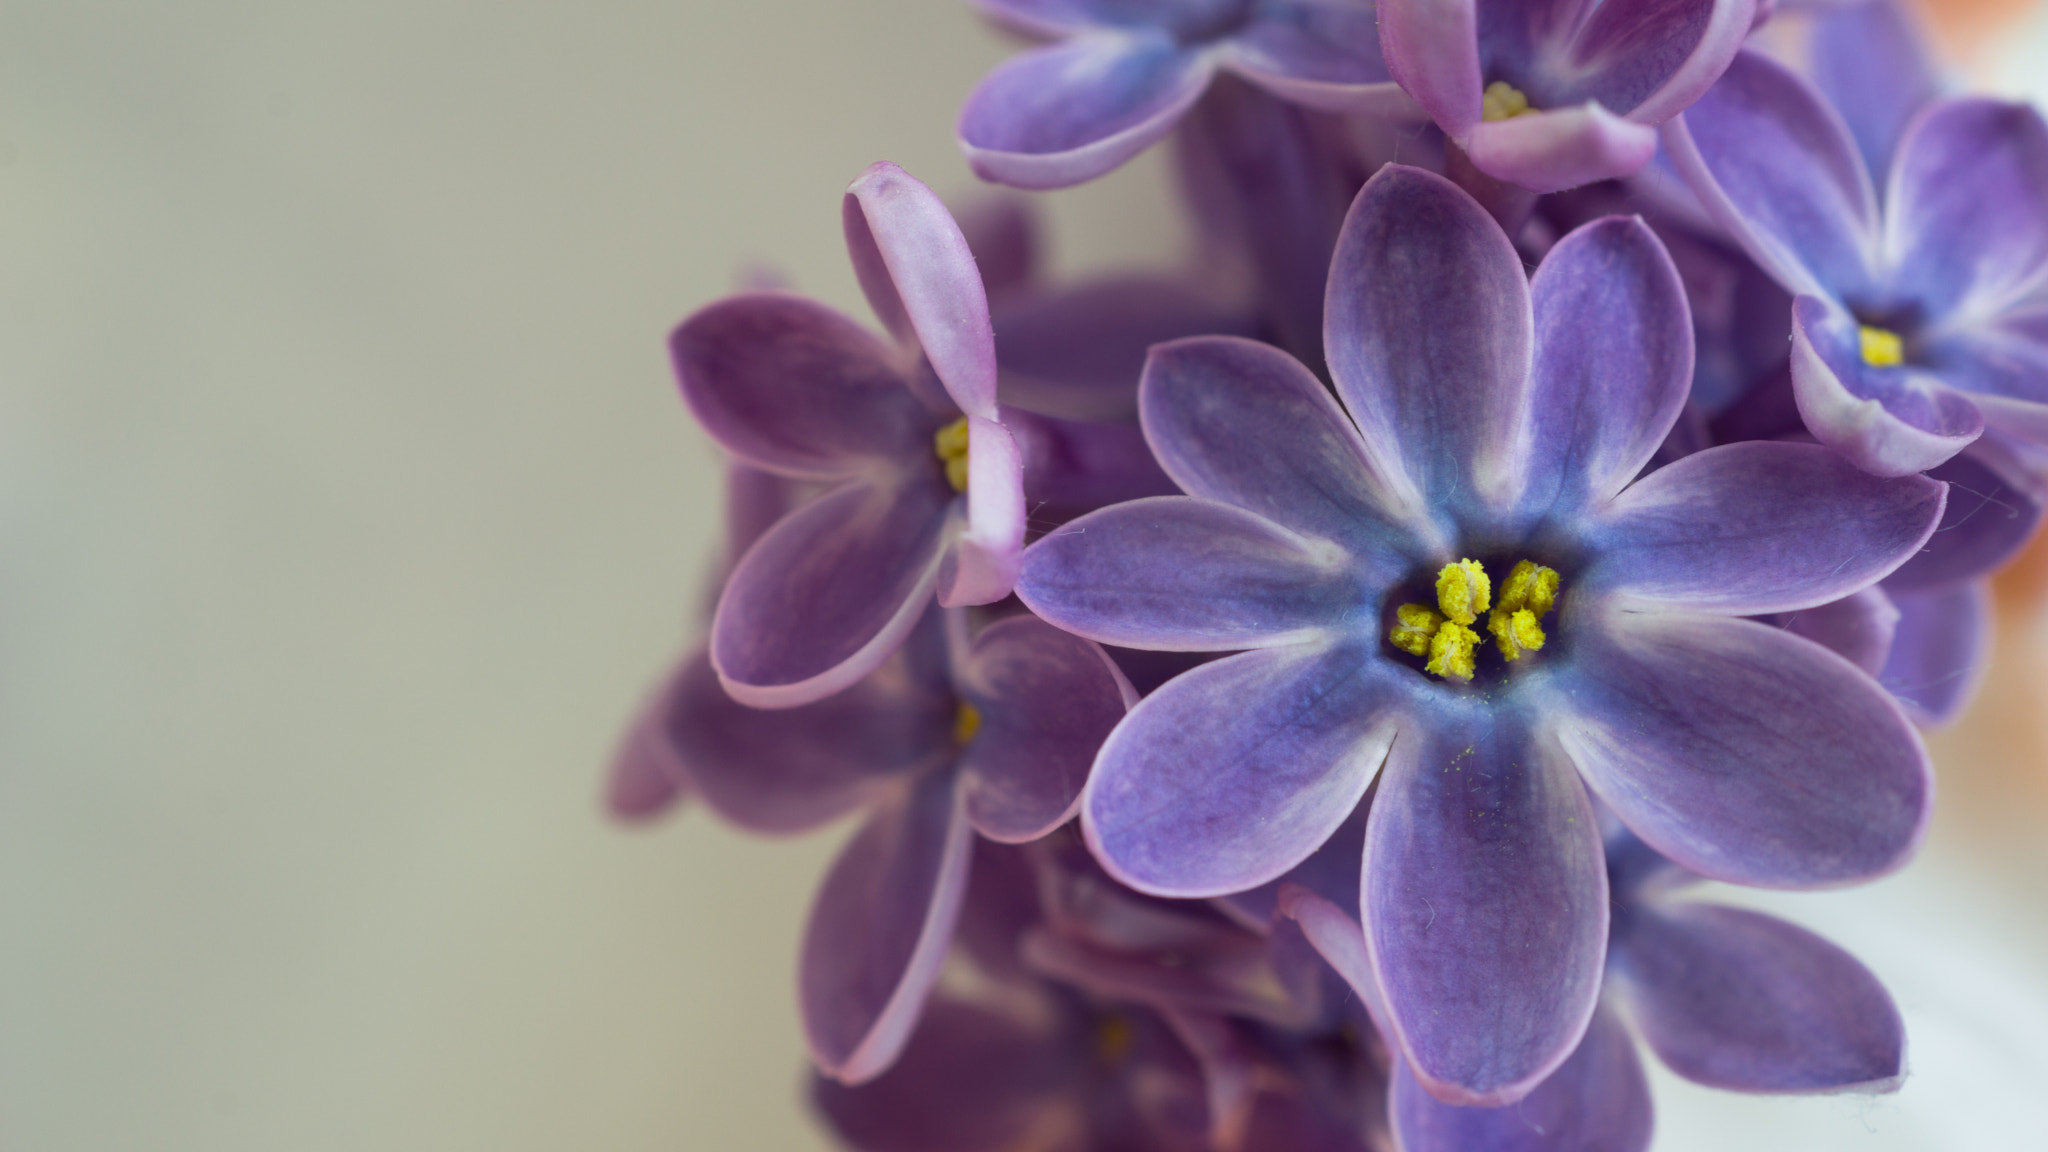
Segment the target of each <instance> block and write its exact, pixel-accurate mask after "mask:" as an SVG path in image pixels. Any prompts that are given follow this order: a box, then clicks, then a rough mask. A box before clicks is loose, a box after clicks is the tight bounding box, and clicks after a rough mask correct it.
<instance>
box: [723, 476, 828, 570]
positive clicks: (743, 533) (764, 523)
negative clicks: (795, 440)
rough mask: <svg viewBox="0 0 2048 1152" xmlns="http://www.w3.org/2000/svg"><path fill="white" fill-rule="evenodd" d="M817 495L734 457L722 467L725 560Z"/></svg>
mask: <svg viewBox="0 0 2048 1152" xmlns="http://www.w3.org/2000/svg"><path fill="white" fill-rule="evenodd" d="M814 495H817V492H816V490H815V489H809V488H808V486H807V485H805V484H803V483H802V482H801V481H795V480H787V479H784V478H783V477H781V476H777V475H776V474H775V473H773V472H764V471H762V470H761V469H759V468H755V467H752V466H750V465H747V464H743V463H741V462H740V461H738V460H733V461H729V462H727V464H726V466H725V559H724V563H726V564H728V565H729V564H731V563H733V562H734V561H736V560H738V559H739V558H740V557H741V556H742V555H744V554H745V553H746V551H747V549H749V548H752V547H753V546H754V541H756V540H759V539H760V538H761V537H763V536H765V535H767V534H768V529H770V528H773V527H774V526H775V522H776V521H777V520H780V519H782V518H783V517H784V516H787V515H789V513H790V511H791V510H792V509H794V508H796V507H797V506H798V505H799V504H802V503H803V502H804V501H805V500H806V499H807V498H809V497H810V496H814Z"/></svg>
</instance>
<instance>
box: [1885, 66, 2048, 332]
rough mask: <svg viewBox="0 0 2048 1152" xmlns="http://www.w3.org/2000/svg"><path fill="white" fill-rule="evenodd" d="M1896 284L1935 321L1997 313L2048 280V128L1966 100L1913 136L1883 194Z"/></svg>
mask: <svg viewBox="0 0 2048 1152" xmlns="http://www.w3.org/2000/svg"><path fill="white" fill-rule="evenodd" d="M1885 202H1886V211H1885V218H1886V223H1887V225H1889V228H1888V231H1887V233H1886V236H1885V248H1886V250H1887V252H1888V253H1889V254H1890V256H1891V258H1892V260H1893V261H1894V262H1895V263H1894V268H1895V271H1894V272H1893V276H1894V278H1895V282H1896V283H1897V284H1898V285H1899V286H1900V288H1902V289H1903V290H1904V291H1905V293H1906V294H1907V295H1908V297H1909V299H1912V300H1914V301H1916V302H1918V303H1919V304H1920V305H1921V307H1922V308H1924V309H1925V310H1926V313H1927V315H1928V318H1929V319H1930V320H1938V319H1939V318H1941V317H1944V316H1946V315H1947V314H1948V313H1950V312H1968V313H1983V312H1990V311H1996V310H1997V309H1999V308H2001V307H2003V306H2005V305H2008V304H2010V303H2011V302H2012V301H2013V300H2015V299H2017V298H2018V297H2020V296H2022V295H2024V294H2025V293H2026V292H2027V291H2028V290H2029V289H2031V288H2032V287H2034V286H2036V285H2038V284H2039V283H2040V281H2041V277H2042V276H2043V274H2044V273H2048V124H2044V123H2042V121H2041V114H2040V113H2038V112H2036V111H2034V110H2033V109H2032V108H2031V107H2029V106H2027V105H2025V104H2007V103H2004V102H2003V101H1998V100H1984V99H1977V98H1961V99H1954V100H1944V101H1941V102H1940V103H1937V104H1935V105H1933V106H1932V107H1930V108H1928V109H1927V110H1926V111H1924V112H1922V113H1921V114H1920V115H1919V116H1917V117H1915V118H1914V120H1913V122H1912V124H1911V125H1909V126H1908V127H1907V129H1906V135H1905V138H1904V139H1903V140H1901V141H1900V142H1899V155H1898V161H1897V163H1896V164H1895V165H1894V166H1893V168H1892V173H1891V184H1890V186H1889V187H1888V188H1887V189H1886V192H1885Z"/></svg>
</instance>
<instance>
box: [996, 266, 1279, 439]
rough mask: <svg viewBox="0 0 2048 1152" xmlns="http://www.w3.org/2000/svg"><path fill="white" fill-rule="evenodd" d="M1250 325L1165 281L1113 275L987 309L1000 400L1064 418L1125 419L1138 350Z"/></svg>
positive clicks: (1134, 406) (1141, 356)
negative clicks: (992, 319) (992, 320)
mask: <svg viewBox="0 0 2048 1152" xmlns="http://www.w3.org/2000/svg"><path fill="white" fill-rule="evenodd" d="M1251 329H1252V324H1251V323H1250V321H1249V320H1248V319H1247V318H1246V317H1244V316H1242V315H1240V314H1239V313H1237V312H1235V311H1230V310H1226V309H1224V308H1223V307H1222V306H1221V305H1219V304H1218V303H1217V302H1216V301H1214V300H1213V299H1211V298H1210V297H1209V296H1207V295H1204V294H1202V293H1198V292H1195V291H1192V290H1190V289H1188V288H1186V287H1183V286H1182V285H1180V284H1178V283H1175V282H1173V281H1170V280H1166V279H1160V278H1154V277H1146V276H1117V277H1110V278H1106V279H1102V280H1096V281H1093V282H1091V283H1087V284H1082V285H1078V286H1076V287H1073V288H1069V289H1067V290H1065V291H1061V292H1047V293H1041V294H1038V295H1035V296H1032V297H1030V298H1028V299H1025V300H1021V301H1018V302H1016V303H1014V304H1005V305H1004V306H1003V307H1002V308H1000V309H998V310H997V314H996V356H997V359H998V360H1000V361H1001V363H1002V369H1003V379H1002V392H1003V402H1004V403H1005V404H1013V405H1015V406H1017V407H1019V408H1025V409H1029V410H1030V411H1032V412H1037V413H1042V414H1044V415H1047V416H1057V417H1062V418H1064V419H1068V420H1130V419H1134V418H1135V417H1136V416H1137V412H1138V374H1139V373H1140V372H1141V371H1143V370H1144V367H1145V350H1146V349H1147V348H1150V347H1151V346H1152V345H1154V344H1159V343H1163V342H1165V341H1167V340H1177V339H1179V338H1180V337H1182V336H1203V335H1212V334H1227V335H1237V336H1243V335H1249V334H1250V332H1251Z"/></svg>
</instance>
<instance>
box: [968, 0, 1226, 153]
mask: <svg viewBox="0 0 2048 1152" xmlns="http://www.w3.org/2000/svg"><path fill="white" fill-rule="evenodd" d="M1214 72H1215V64H1214V62H1213V61H1212V60H1211V58H1210V57H1209V56H1208V55H1207V54H1204V53H1199V52H1189V51H1185V50H1183V49H1182V48H1181V47H1180V46H1179V45H1177V44H1176V43H1175V42H1174V41H1173V39H1172V38H1171V37H1170V36H1167V35H1164V34H1163V33H1154V32H1140V31H1131V32H1128V33H1126V32H1114V33H1102V34H1097V35H1086V36H1077V37H1075V38H1074V39H1072V40H1068V41H1065V42H1063V43H1059V44H1049V45H1047V46H1045V47H1043V48H1035V49H1032V50H1031V51H1029V52H1025V53H1022V54H1020V55H1018V56H1015V57H1013V58H1011V59H1010V60H1009V61H1007V62H1005V63H1004V64H1002V65H1001V66H1000V67H998V68H997V69H996V70H995V71H993V72H991V73H989V74H988V78H987V79H985V80H983V81H982V82H981V86H980V87H978V88H976V89H975V90H974V93H973V95H971V96H969V97H968V98H967V104H966V106H965V107H963V108H962V109H961V110H960V125H959V133H960V147H961V149H962V150H963V151H965V152H966V153H967V162H968V164H970V165H971V166H972V167H973V168H974V171H975V173H976V174H977V175H979V176H980V177H981V178H982V179H984V180H992V181H995V182H996V183H999V184H1010V185H1013V186H1015V187H1018V188H1064V187H1067V186H1068V185H1072V184H1080V183H1083V182H1085V181H1088V180H1093V179H1094V178H1095V177H1097V176H1100V175H1102V174H1104V173H1106V172H1108V171H1109V170H1111V169H1112V168H1115V167H1117V166H1118V165H1120V164H1122V163H1123V162H1124V161H1126V160H1129V159H1130V158H1131V157H1133V156H1136V155H1137V154H1138V153H1140V152H1142V151H1144V150H1145V149H1146V148H1148V147H1150V146H1151V145H1152V144H1153V142H1155V141H1157V140H1158V139H1159V138H1160V137H1162V136H1164V135H1166V133H1167V131H1168V130H1169V129H1171V128H1172V127H1173V125H1174V122H1175V121H1177V120H1179V119H1180V117H1181V114H1182V113H1184V112H1186V111H1187V110H1188V107H1189V106H1190V105H1192V104H1193V103H1194V102H1195V100H1196V99H1197V98H1198V97H1200V96H1201V94H1202V90H1203V89H1205V88H1207V87H1208V86H1209V78H1210V76H1211V75H1213V74H1214Z"/></svg>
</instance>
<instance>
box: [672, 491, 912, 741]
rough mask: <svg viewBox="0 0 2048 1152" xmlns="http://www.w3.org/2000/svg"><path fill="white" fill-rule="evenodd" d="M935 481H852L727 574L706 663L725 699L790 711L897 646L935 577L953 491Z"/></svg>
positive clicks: (791, 519) (796, 515)
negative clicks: (722, 687) (726, 694)
mask: <svg viewBox="0 0 2048 1152" xmlns="http://www.w3.org/2000/svg"><path fill="white" fill-rule="evenodd" d="M943 488H944V481H943V480H938V479H936V478H933V479H931V480H926V479H924V478H915V479H906V480H900V481H898V482H897V483H895V484H893V485H878V484H865V483H858V482H856V483H852V484H847V485H844V486H842V487H840V488H838V489H836V490H834V491H831V492H828V493H826V494H825V495H823V496H820V497H818V498H817V499H816V500H813V501H811V502H810V503H809V504H806V505H804V506H803V507H801V508H799V509H797V510H796V511H794V512H792V513H790V514H789V515H787V516H785V517H783V518H782V519H781V520H780V521H779V522H777V524H776V525H775V527H774V528H772V529H770V530H769V532H768V534H767V535H765V536H763V537H761V539H760V540H759V541H758V542H756V543H755V545H754V546H753V547H752V548H751V549H748V551H747V554H746V555H745V556H743V557H741V558H740V562H739V565H738V566H737V567H736V568H734V569H733V574H732V578H731V580H729V581H728V582H727V583H726V586H725V594H724V595H723V596H721V597H720V598H719V601H718V613H717V615H716V616H715V617H714V618H713V619H712V622H711V662H712V664H713V666H715V667H716V668H717V669H718V676H719V679H720V680H722V681H723V682H724V684H725V688H726V691H728V692H730V693H732V694H733V696H734V698H735V699H738V700H740V701H743V702H744V703H747V704H750V705H752V706H753V707H756V708H793V707H795V706H797V705H799V704H808V703H810V702H811V701H813V700H817V699H820V698H822V697H825V696H829V695H831V694H832V693H834V692H837V691H839V690H840V689H842V688H844V687H846V686H847V685H849V684H851V683H853V682H854V681H855V680H858V679H860V678H861V677H862V676H864V675H866V674H867V673H868V672H870V671H872V670H873V669H874V668H875V667H876V666H878V665H880V664H881V663H882V661H883V660H886V659H888V657H889V653H891V652H893V651H895V650H896V648H897V646H898V645H900V644H901V643H902V642H903V638H904V637H905V636H907V635H909V633H910V629H911V628H912V627H913V626H914V625H915V624H916V623H917V620H918V617H919V616H920V615H921V614H922V613H923V611H924V608H925V605H926V604H928V603H929V602H930V598H931V595H932V588H933V585H934V584H935V582H936V581H937V579H938V569H939V561H940V559H941V557H942V547H943V545H944V543H945V540H944V528H945V523H946V516H947V507H948V505H949V504H950V503H951V500H950V497H951V495H952V493H950V492H947V491H943Z"/></svg>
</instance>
